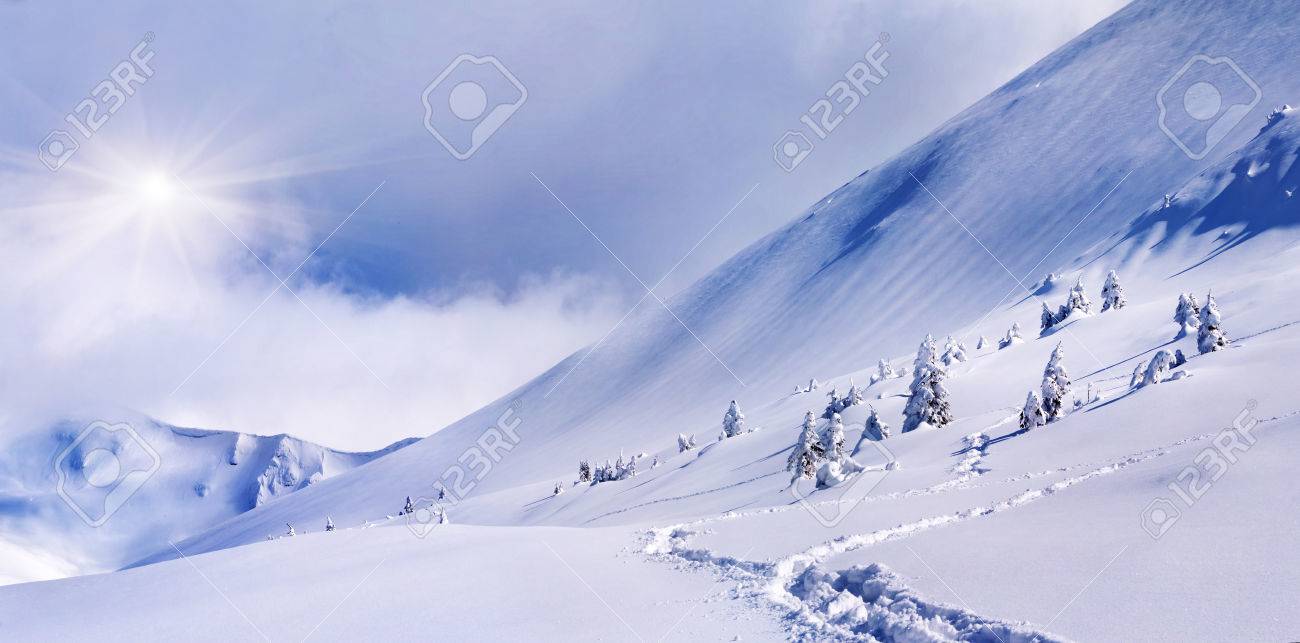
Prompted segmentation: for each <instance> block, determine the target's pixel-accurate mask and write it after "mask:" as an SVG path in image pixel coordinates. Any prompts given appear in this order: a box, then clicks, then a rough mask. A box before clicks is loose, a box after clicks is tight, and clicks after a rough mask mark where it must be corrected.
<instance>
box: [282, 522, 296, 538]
mask: <svg viewBox="0 0 1300 643" xmlns="http://www.w3.org/2000/svg"><path fill="white" fill-rule="evenodd" d="M284 526H285V527H288V528H289V531H287V532H285V534H284V535H286V536H297V535H298V532H296V531H294V530H293V525H291V524H289V523H287V522H286V523H284Z"/></svg>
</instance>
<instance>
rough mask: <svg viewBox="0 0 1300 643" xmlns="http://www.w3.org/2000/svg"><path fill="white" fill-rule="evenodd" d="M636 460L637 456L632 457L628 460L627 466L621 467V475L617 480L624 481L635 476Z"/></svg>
mask: <svg viewBox="0 0 1300 643" xmlns="http://www.w3.org/2000/svg"><path fill="white" fill-rule="evenodd" d="M636 458H637V456H632V457H631V458H629V459H628V461H627V465H626V466H624V467H623V475H621V476H619V480H626V479H628V478H631V477H634V476H636Z"/></svg>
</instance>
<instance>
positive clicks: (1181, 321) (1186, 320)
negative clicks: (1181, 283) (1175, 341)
mask: <svg viewBox="0 0 1300 643" xmlns="http://www.w3.org/2000/svg"><path fill="white" fill-rule="evenodd" d="M1200 315H1201V307H1200V305H1198V304H1197V303H1196V297H1195V296H1194V295H1192V294H1191V293H1183V294H1181V295H1178V307H1177V308H1175V309H1174V323H1175V324H1178V336H1179V337H1183V336H1185V335H1187V334H1189V333H1191V332H1192V331H1193V330H1196V328H1197V327H1198V326H1200V325H1201V320H1200Z"/></svg>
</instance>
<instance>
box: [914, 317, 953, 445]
mask: <svg viewBox="0 0 1300 643" xmlns="http://www.w3.org/2000/svg"><path fill="white" fill-rule="evenodd" d="M947 376H948V372H947V371H946V370H944V368H943V365H942V364H940V363H939V360H938V359H937V356H936V355H935V346H934V338H933V337H931V336H930V335H926V336H925V340H924V341H922V342H921V346H920V347H919V348H917V350H916V360H915V361H914V362H913V364H912V385H911V387H910V390H911V395H910V396H909V397H908V400H907V408H906V409H904V411H903V414H904V415H905V419H904V420H903V433H907V432H909V431H914V430H916V428H917V427H919V426H920V425H921V424H922V423H925V424H929V425H931V426H934V427H943V426H946V425H947V424H948V423H949V422H951V421H952V409H951V406H950V404H949V401H948V389H947V388H945V387H944V385H943V380H944V379H945V378H946V377H947Z"/></svg>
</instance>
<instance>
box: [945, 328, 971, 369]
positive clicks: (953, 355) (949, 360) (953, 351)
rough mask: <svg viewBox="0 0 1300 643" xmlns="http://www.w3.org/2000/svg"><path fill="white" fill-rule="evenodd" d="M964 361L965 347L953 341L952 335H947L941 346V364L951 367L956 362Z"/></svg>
mask: <svg viewBox="0 0 1300 643" xmlns="http://www.w3.org/2000/svg"><path fill="white" fill-rule="evenodd" d="M964 361H966V347H965V346H963V345H962V344H961V342H958V341H956V340H954V339H953V338H952V335H949V336H948V341H947V342H945V343H944V345H943V363H944V364H945V365H947V366H952V365H953V364H955V363H957V362H964Z"/></svg>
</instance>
